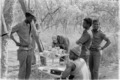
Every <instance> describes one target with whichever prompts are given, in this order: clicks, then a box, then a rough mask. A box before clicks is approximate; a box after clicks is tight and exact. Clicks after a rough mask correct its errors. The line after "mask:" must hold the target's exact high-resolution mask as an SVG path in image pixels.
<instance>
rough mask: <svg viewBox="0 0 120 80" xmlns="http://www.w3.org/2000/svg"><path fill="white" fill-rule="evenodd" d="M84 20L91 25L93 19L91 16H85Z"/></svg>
mask: <svg viewBox="0 0 120 80" xmlns="http://www.w3.org/2000/svg"><path fill="white" fill-rule="evenodd" d="M84 21H85V22H86V23H87V24H89V25H90V26H91V25H92V19H91V18H85V19H84Z"/></svg>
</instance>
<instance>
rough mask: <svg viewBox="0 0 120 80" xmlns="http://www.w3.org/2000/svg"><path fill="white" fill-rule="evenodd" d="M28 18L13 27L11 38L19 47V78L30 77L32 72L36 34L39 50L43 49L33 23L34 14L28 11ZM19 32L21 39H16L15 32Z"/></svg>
mask: <svg viewBox="0 0 120 80" xmlns="http://www.w3.org/2000/svg"><path fill="white" fill-rule="evenodd" d="M25 17H26V19H25V20H24V21H23V22H21V23H18V24H17V25H16V26H14V27H13V28H12V32H11V38H12V40H13V41H14V42H15V43H16V45H17V46H18V47H19V49H18V51H17V57H18V60H19V64H20V67H19V74H18V77H19V79H29V77H30V73H31V59H32V53H33V46H32V37H31V35H33V36H34V39H35V41H36V43H37V46H38V49H39V52H41V51H42V48H41V45H40V41H39V37H38V35H37V32H36V28H35V25H34V23H33V19H34V16H33V15H32V14H31V13H29V12H26V13H25ZM15 32H16V33H17V34H18V36H19V41H20V42H18V41H16V40H15V38H14V37H13V33H15Z"/></svg>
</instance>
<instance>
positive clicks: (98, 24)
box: [93, 22, 111, 50]
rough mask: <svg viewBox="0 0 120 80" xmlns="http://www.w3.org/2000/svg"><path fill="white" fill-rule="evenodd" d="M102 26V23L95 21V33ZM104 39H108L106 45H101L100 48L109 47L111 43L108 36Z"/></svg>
mask: <svg viewBox="0 0 120 80" xmlns="http://www.w3.org/2000/svg"><path fill="white" fill-rule="evenodd" d="M99 28H100V23H99V22H94V23H93V31H94V33H96V32H97V31H98V30H99ZM104 40H105V41H106V43H105V45H104V46H103V47H100V48H99V50H104V49H105V48H106V47H108V46H109V45H110V43H111V42H110V40H109V39H108V38H107V37H106V38H104Z"/></svg>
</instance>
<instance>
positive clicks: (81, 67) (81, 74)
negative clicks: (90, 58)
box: [61, 47, 91, 80]
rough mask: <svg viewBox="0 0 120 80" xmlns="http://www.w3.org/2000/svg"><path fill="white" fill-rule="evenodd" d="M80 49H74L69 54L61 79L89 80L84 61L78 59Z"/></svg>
mask: <svg viewBox="0 0 120 80" xmlns="http://www.w3.org/2000/svg"><path fill="white" fill-rule="evenodd" d="M80 54H81V49H80V47H74V48H73V49H71V50H70V52H69V59H70V60H69V61H68V62H67V63H66V69H65V71H63V73H62V76H61V79H66V78H69V79H70V80H90V77H91V75H90V71H89V68H88V66H87V64H86V62H85V61H84V59H82V58H80Z"/></svg>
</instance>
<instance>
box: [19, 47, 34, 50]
mask: <svg viewBox="0 0 120 80" xmlns="http://www.w3.org/2000/svg"><path fill="white" fill-rule="evenodd" d="M19 49H22V50H30V49H32V48H29V47H20V48H19Z"/></svg>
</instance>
